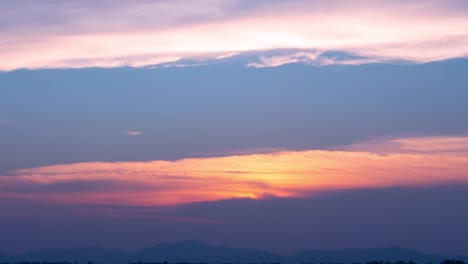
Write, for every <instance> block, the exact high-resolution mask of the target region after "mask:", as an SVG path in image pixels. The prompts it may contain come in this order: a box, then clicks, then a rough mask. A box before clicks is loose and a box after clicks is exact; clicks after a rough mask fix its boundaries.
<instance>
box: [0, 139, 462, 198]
mask: <svg viewBox="0 0 468 264" xmlns="http://www.w3.org/2000/svg"><path fill="white" fill-rule="evenodd" d="M467 142H468V138H467V137H423V138H403V139H392V140H381V141H372V142H367V143H362V144H360V145H353V146H347V147H343V148H342V149H337V150H305V151H279V152H273V153H263V154H243V155H231V156H221V157H208V158H187V159H181V160H177V161H162V160H155V161H148V162H87V163H76V164H63V165H54V166H45V167H38V168H31V169H21V170H17V171H16V172H15V175H14V176H4V177H0V187H1V188H2V189H3V190H8V191H4V192H2V194H1V195H0V196H1V197H10V198H11V197H15V198H30V199H37V200H45V201H55V202H57V201H61V202H64V201H65V202H68V203H85V204H113V205H174V204H183V203H190V202H198V201H214V200H222V199H230V198H252V199H261V198H262V197H271V196H276V197H309V196H314V195H317V194H320V193H322V192H327V191H335V190H346V189H359V188H379V187H395V186H427V185H439V184H449V183H467V182H468V170H467V164H468V143H467ZM78 182H81V184H78ZM75 184H76V187H74V186H75ZM63 188H65V189H63ZM62 189H63V190H62ZM70 189H72V190H73V193H70V192H69V190H70Z"/></svg>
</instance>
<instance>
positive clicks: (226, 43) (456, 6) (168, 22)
mask: <svg viewBox="0 0 468 264" xmlns="http://www.w3.org/2000/svg"><path fill="white" fill-rule="evenodd" d="M54 3H55V4H52V2H51V1H41V2H40V3H39V2H32V1H30V2H18V3H17V2H11V1H8V2H2V4H1V5H2V6H1V7H2V8H0V10H1V11H0V17H2V19H4V20H7V22H8V23H0V24H3V26H1V27H0V38H1V39H2V42H1V43H0V56H1V57H2V61H1V62H0V69H1V70H13V69H17V68H53V67H60V68H66V67H73V68H76V67H90V66H100V67H117V66H124V65H126V66H136V67H138V66H144V65H151V64H155V63H164V62H171V61H176V60H178V59H180V58H182V57H184V58H187V57H191V56H200V55H209V56H211V57H212V58H217V57H220V55H219V54H227V53H231V52H243V51H252V50H268V49H278V48H294V49H312V50H321V51H326V50H342V51H345V52H352V53H354V54H358V55H362V56H365V57H369V58H371V59H372V58H379V59H380V58H385V59H387V60H410V61H414V62H417V63H421V62H428V61H433V60H442V59H448V58H455V57H464V56H467V55H468V33H467V31H466V28H468V17H467V16H466V12H467V9H468V7H467V6H466V4H460V1H456V0H447V1H435V0H429V1H390V0H380V1H370V0H363V1H359V4H356V3H355V2H349V1H341V0H335V1H306V0H295V1H273V2H267V1H246V0H235V1H227V0H221V1H212V0H197V3H196V4H194V3H193V2H190V4H189V3H188V2H187V1H185V0H176V1H116V2H115V1H100V2H99V3H95V4H90V3H81V4H76V3H75V4H71V3H65V2H64V3H60V4H56V2H54ZM7 10H8V11H7ZM115 17H119V19H118V21H116V20H115V19H114V18H115ZM0 22H1V20H0ZM210 54H212V55H210ZM309 55H310V54H309ZM306 57H307V56H306ZM283 59H285V58H283ZM297 59H298V58H297V57H296V60H297ZM363 62H365V61H355V63H363ZM270 64H272V63H271V61H270Z"/></svg>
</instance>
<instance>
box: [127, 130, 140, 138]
mask: <svg viewBox="0 0 468 264" xmlns="http://www.w3.org/2000/svg"><path fill="white" fill-rule="evenodd" d="M125 135H127V136H133V137H136V136H141V135H143V132H140V131H136V130H132V131H127V132H125Z"/></svg>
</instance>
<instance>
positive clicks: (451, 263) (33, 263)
mask: <svg viewBox="0 0 468 264" xmlns="http://www.w3.org/2000/svg"><path fill="white" fill-rule="evenodd" d="M0 264H95V263H94V262H92V261H88V262H86V263H78V262H67V261H63V262H39V261H24V262H12V263H10V262H0ZM96 264H99V263H96ZM128 264H207V263H206V262H197V263H190V262H177V263H169V262H167V261H163V262H132V263H128ZM219 264H235V263H219ZM248 264H281V263H278V262H274V263H265V262H261V263H255V262H252V263H248ZM301 264H343V263H315V262H309V263H301ZM353 264H423V263H416V262H413V261H409V262H405V261H397V262H384V261H369V262H366V263H361V262H355V263H353ZM424 264H436V263H424ZM439 264H468V263H465V262H464V261H461V260H445V261H443V262H441V263H439Z"/></svg>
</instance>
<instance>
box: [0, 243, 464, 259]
mask: <svg viewBox="0 0 468 264" xmlns="http://www.w3.org/2000/svg"><path fill="white" fill-rule="evenodd" d="M449 259H450V260H459V261H462V262H449V261H446V260H449ZM0 260H1V261H0V263H1V262H4V263H6V262H11V263H16V262H18V263H20V262H26V261H28V262H36V261H38V262H48V263H51V262H54V263H58V262H68V263H75V262H78V263H87V262H88V261H92V262H95V263H106V264H113V263H138V264H147V263H163V262H169V263H287V264H295V263H297V264H300V263H316V264H319V263H346V264H353V263H367V264H414V263H418V264H427V263H433V264H439V263H444V264H464V262H465V261H468V258H467V257H460V256H459V257H457V256H442V255H435V254H425V253H421V252H418V251H415V250H409V249H402V248H376V249H344V250H328V251H324V250H304V251H301V252H298V253H297V254H294V255H291V256H280V255H275V254H272V253H268V252H264V251H259V250H252V249H240V248H229V247H215V246H210V245H207V244H205V243H202V242H198V241H183V242H180V243H176V244H159V245H157V246H154V247H149V248H144V249H141V250H139V251H137V252H134V253H126V252H123V251H121V250H106V249H97V248H75V249H48V250H40V251H35V252H30V253H26V254H24V255H22V256H11V257H6V256H1V257H0Z"/></svg>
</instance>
